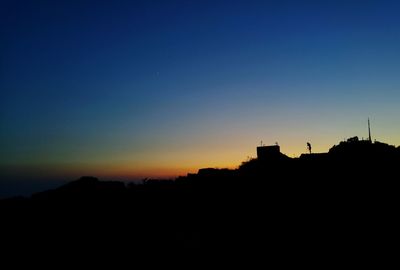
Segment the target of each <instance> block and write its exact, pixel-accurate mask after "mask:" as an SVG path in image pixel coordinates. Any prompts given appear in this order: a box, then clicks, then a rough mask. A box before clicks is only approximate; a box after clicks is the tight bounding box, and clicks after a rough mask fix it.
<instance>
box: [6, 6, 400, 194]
mask: <svg viewBox="0 0 400 270" xmlns="http://www.w3.org/2000/svg"><path fill="white" fill-rule="evenodd" d="M398 14H400V2H398V1H361V0H360V1H250V0H246V1H245V0H243V1H234V0H233V1H232V0H230V1H216V0H213V1H206V0H202V1H195V0H191V1H151V0H144V1H99V0H96V1H86V0H82V1H62V0H60V1H33V0H32V1H18V0H15V1H11V0H5V1H4V0H2V1H0V93H1V98H0V149H1V151H0V196H5V195H10V194H13V195H14V194H25V193H29V192H32V191H39V190H41V189H43V188H44V187H50V186H56V185H59V184H60V183H61V182H62V181H69V180H73V179H76V178H77V177H79V176H81V175H94V176H98V177H100V178H101V179H115V180H124V181H132V180H138V179H143V178H145V177H150V178H152V177H154V178H159V177H167V178H170V177H175V176H177V175H185V174H186V173H188V172H196V171H197V170H198V169H199V168H203V167H218V168H225V167H227V168H235V167H237V166H238V165H240V163H241V162H242V161H245V160H247V159H248V158H249V157H255V156H256V146H257V145H259V144H260V141H263V143H264V144H267V145H268V144H275V143H276V142H278V143H279V145H280V146H281V151H282V152H283V153H285V154H287V155H288V156H290V157H295V156H299V155H300V154H301V153H304V152H306V151H307V149H306V142H310V143H311V144H312V147H313V151H314V152H326V151H328V150H329V148H330V147H331V146H332V145H334V144H337V143H338V142H340V141H341V140H343V139H345V138H349V137H352V136H359V137H360V138H362V137H364V138H365V137H367V136H368V129H367V119H368V117H369V118H370V119H371V130H372V137H373V139H376V140H379V141H383V142H387V143H389V144H392V145H396V146H397V145H400V119H399V117H398V116H399V115H400V106H399V104H400V88H399V86H400V79H399V72H400V50H399V48H400V16H398Z"/></svg>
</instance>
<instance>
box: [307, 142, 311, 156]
mask: <svg viewBox="0 0 400 270" xmlns="http://www.w3.org/2000/svg"><path fill="white" fill-rule="evenodd" d="M307 149H308V151H309V152H310V154H311V143H309V142H308V143H307Z"/></svg>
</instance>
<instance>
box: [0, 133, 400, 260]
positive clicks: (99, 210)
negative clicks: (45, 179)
mask: <svg viewBox="0 0 400 270" xmlns="http://www.w3.org/2000/svg"><path fill="white" fill-rule="evenodd" d="M271 149H272V148H271ZM271 149H267V150H266V152H264V150H263V149H259V153H261V155H262V158H256V159H250V160H248V161H246V162H243V163H242V164H241V165H240V166H239V168H238V169H236V170H228V169H213V168H206V169H200V170H199V172H198V173H197V174H188V175H187V176H182V177H178V178H177V179H175V180H174V181H172V180H151V179H147V180H146V181H144V182H143V184H129V185H125V184H124V183H122V182H103V181H99V180H98V179H96V178H94V177H82V178H81V179H79V180H77V181H74V182H71V183H69V184H67V185H65V186H62V187H60V188H58V189H54V190H49V191H45V192H41V193H37V194H34V195H32V196H31V198H15V199H9V200H2V201H1V203H0V207H1V213H2V226H3V228H4V229H3V230H2V232H3V234H4V236H5V237H7V238H8V239H11V241H12V242H13V243H19V244H18V245H28V246H29V245H30V244H32V243H38V242H41V243H43V242H45V244H46V245H47V246H49V245H50V246H58V245H66V244H75V245H76V243H79V247H80V248H91V249H93V248H95V249H102V248H111V247H113V248H117V247H121V245H122V244H127V245H128V246H130V247H132V246H133V247H138V248H145V247H146V248H150V247H151V248H166V247H173V248H197V247H206V248H213V249H218V248H222V247H232V246H235V247H238V248H239V247H241V248H243V247H248V248H251V247H253V248H257V247H258V246H259V245H261V246H262V247H264V248H266V247H267V248H268V249H269V250H270V252H278V251H282V250H285V251H287V250H292V249H294V250H297V251H298V253H299V254H300V253H301V254H302V255H301V256H310V254H312V256H314V257H315V256H317V257H318V256H319V257H321V256H327V257H332V256H333V257H335V256H339V255H338V254H342V255H343V254H348V253H351V254H353V255H352V256H369V255H368V254H370V255H371V254H375V255H376V254H377V253H382V252H390V251H389V250H387V247H388V241H389V242H390V241H392V240H393V239H394V237H395V235H397V230H398V221H397V215H398V198H399V197H398V196H399V195H398V193H399V184H398V183H399V182H398V181H399V179H398V165H399V164H400V149H399V147H397V148H396V147H394V146H390V145H387V144H384V143H380V142H375V143H372V142H370V141H363V140H358V138H356V137H355V138H351V139H349V140H348V141H346V142H341V143H340V144H339V145H335V146H333V147H332V148H331V149H330V150H329V152H328V153H321V154H318V153H311V151H309V152H310V153H309V154H303V155H302V156H301V157H299V158H289V157H287V156H286V155H284V154H282V153H280V152H279V148H277V147H276V146H274V148H273V149H272V150H271ZM277 149H278V151H276V150H277ZM310 149H311V147H310ZM3 239H4V237H3ZM44 239H46V240H44ZM391 239H392V240H391ZM22 243H23V244H22ZM299 256H300V255H299Z"/></svg>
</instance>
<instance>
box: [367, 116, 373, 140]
mask: <svg viewBox="0 0 400 270" xmlns="http://www.w3.org/2000/svg"><path fill="white" fill-rule="evenodd" d="M368 140H369V142H372V139H371V126H370V124H369V117H368Z"/></svg>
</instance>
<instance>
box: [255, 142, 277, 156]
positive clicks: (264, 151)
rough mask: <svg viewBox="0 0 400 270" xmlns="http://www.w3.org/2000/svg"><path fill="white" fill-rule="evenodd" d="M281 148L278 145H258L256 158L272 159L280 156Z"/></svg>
mask: <svg viewBox="0 0 400 270" xmlns="http://www.w3.org/2000/svg"><path fill="white" fill-rule="evenodd" d="M280 155H281V149H280V147H279V145H269V146H258V147H257V158H258V159H271V158H272V159H273V158H277V157H280Z"/></svg>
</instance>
